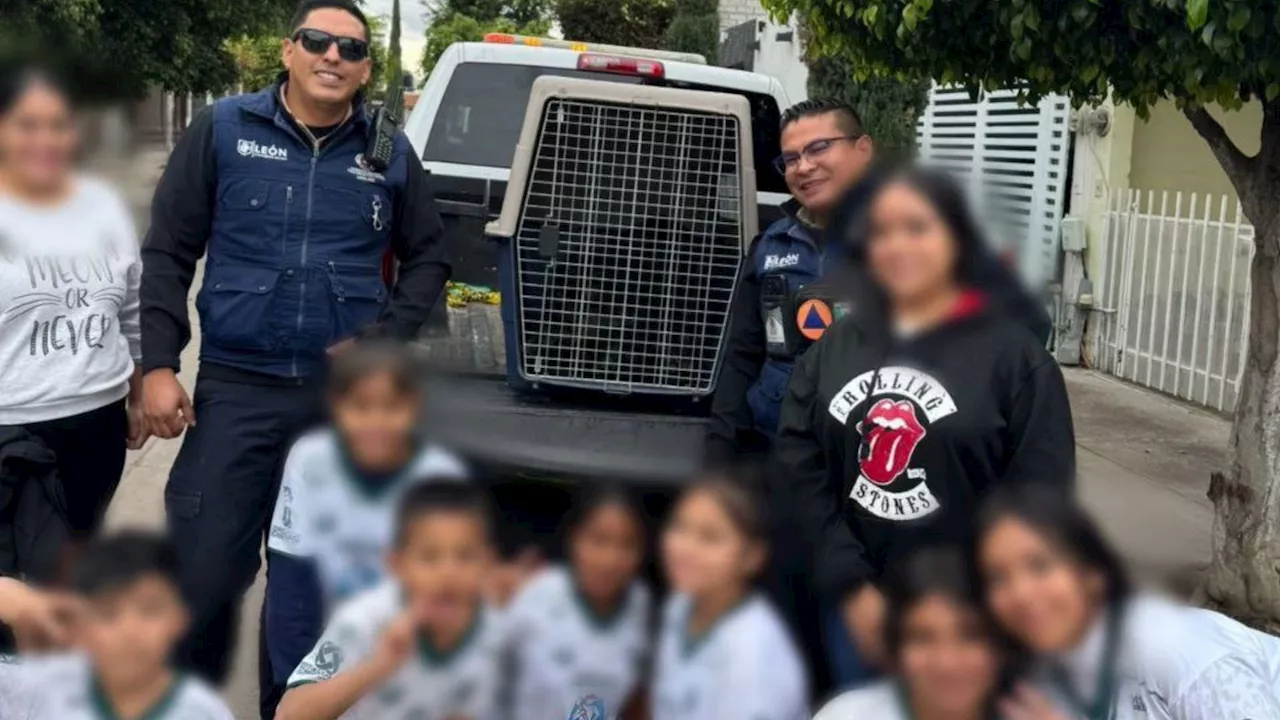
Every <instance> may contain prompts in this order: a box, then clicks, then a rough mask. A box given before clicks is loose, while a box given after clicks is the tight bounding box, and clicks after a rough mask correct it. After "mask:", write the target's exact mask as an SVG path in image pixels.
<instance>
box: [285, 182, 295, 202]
mask: <svg viewBox="0 0 1280 720" xmlns="http://www.w3.org/2000/svg"><path fill="white" fill-rule="evenodd" d="M284 201H285V204H292V203H293V186H292V185H287V186H285V189H284Z"/></svg>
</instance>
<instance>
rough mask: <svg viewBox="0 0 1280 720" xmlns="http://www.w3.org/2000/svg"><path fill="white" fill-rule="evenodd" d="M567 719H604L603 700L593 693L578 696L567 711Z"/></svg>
mask: <svg viewBox="0 0 1280 720" xmlns="http://www.w3.org/2000/svg"><path fill="white" fill-rule="evenodd" d="M568 720H604V700H601V699H600V698H598V697H596V696H595V695H584V696H582V697H580V698H578V701H577V702H575V703H574V704H573V709H572V710H570V711H569V717H568Z"/></svg>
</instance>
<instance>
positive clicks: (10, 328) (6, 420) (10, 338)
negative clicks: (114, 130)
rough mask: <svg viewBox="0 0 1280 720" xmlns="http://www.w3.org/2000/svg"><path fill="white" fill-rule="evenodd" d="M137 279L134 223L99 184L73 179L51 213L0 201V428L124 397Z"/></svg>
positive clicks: (133, 345) (134, 340)
mask: <svg viewBox="0 0 1280 720" xmlns="http://www.w3.org/2000/svg"><path fill="white" fill-rule="evenodd" d="M141 279H142V262H141V260H140V259H139V253H138V236H137V231H136V230H135V229H134V225H133V220H132V218H131V217H130V216H129V211H128V208H127V207H126V205H125V203H124V202H123V201H122V200H121V198H120V196H119V195H117V194H116V193H115V191H114V190H112V189H111V188H110V187H108V186H107V185H106V184H105V183H103V182H101V181H98V180H94V179H92V178H86V177H79V178H77V179H76V182H75V189H74V191H73V192H72V194H71V196H70V197H68V198H67V199H66V200H65V201H63V202H62V203H61V204H59V205H56V206H50V207H32V206H30V205H26V204H23V203H20V202H18V201H17V200H15V199H14V198H12V197H8V196H4V195H0V387H2V388H4V391H3V392H0V425H23V424H27V423H34V422H41V421H45V420H54V419H57V418H64V417H70V416H72V415H78V414H80V413H85V412H89V411H91V410H95V409H97V408H100V407H103V406H105V405H109V404H111V403H113V402H115V401H117V400H119V399H121V398H123V397H125V395H127V394H128V391H129V376H130V374H132V372H133V367H134V363H135V362H137V361H138V360H139V359H140V358H141V337H142V332H141V328H140V324H139V302H138V286H139V284H140V282H141Z"/></svg>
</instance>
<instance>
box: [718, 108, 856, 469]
mask: <svg viewBox="0 0 1280 720" xmlns="http://www.w3.org/2000/svg"><path fill="white" fill-rule="evenodd" d="M781 126H782V131H781V139H780V144H781V147H782V154H781V155H780V156H779V157H778V158H777V159H776V161H775V163H774V165H775V167H776V168H777V170H778V172H780V173H782V175H783V177H784V178H785V179H786V183H787V189H788V190H790V191H791V196H792V199H791V200H790V201H788V202H787V203H786V204H785V205H784V206H783V207H784V209H785V210H786V213H787V216H786V217H784V218H782V219H780V220H778V221H777V222H775V223H774V224H772V225H770V226H769V227H768V228H767V229H765V230H764V232H762V233H760V235H759V236H758V237H756V239H755V240H754V241H753V242H752V244H751V248H750V249H749V250H748V251H747V257H746V259H745V261H744V263H743V268H742V272H741V274H740V277H739V279H738V288H737V291H736V292H735V293H734V300H733V308H732V311H731V317H730V327H729V338H728V347H727V349H726V352H725V357H724V363H723V366H722V368H721V370H720V379H719V383H718V384H717V386H716V394H715V398H714V399H713V401H712V415H711V423H710V427H709V429H708V432H707V452H708V455H709V457H710V459H711V460H712V462H714V463H720V462H727V461H731V460H735V459H739V458H740V456H741V455H742V454H744V453H747V454H750V453H763V452H767V450H768V446H769V444H770V443H771V441H772V437H773V435H774V433H775V432H776V431H777V427H778V410H779V407H780V406H781V404H782V394H783V391H784V390H786V387H787V380H789V379H790V377H791V368H792V366H793V364H794V363H795V356H796V354H798V352H800V351H801V350H803V348H804V347H807V346H808V344H809V343H811V342H812V340H814V339H816V338H817V337H820V336H821V334H822V331H823V330H824V329H825V323H829V322H830V321H831V320H832V319H833V318H832V317H828V314H827V313H825V312H823V308H816V307H814V306H813V305H812V304H810V306H809V307H808V308H804V309H806V310H810V311H811V312H808V313H806V317H799V315H798V313H799V311H800V310H801V309H802V306H804V305H805V303H804V302H803V300H802V289H803V288H804V287H806V286H809V285H811V284H812V283H814V282H815V281H817V280H819V279H820V278H821V277H822V276H823V275H824V273H826V272H827V271H839V270H842V269H843V266H844V264H845V263H846V260H847V258H846V257H845V252H844V251H845V247H844V243H842V242H839V241H838V239H837V240H836V241H833V242H826V240H825V235H826V233H825V232H824V230H825V228H826V227H827V225H828V222H829V221H830V220H832V218H833V216H834V215H835V214H836V213H837V212H845V213H847V207H846V206H847V205H849V204H850V203H851V202H854V201H855V199H856V197H857V196H866V195H868V194H869V190H870V185H871V184H872V183H871V182H870V181H868V182H863V180H864V179H866V177H867V176H868V175H869V171H870V168H871V162H872V157H873V155H874V148H873V145H872V142H871V138H870V137H869V136H868V135H867V134H866V133H865V132H864V131H863V129H862V122H861V120H860V119H859V118H858V116H857V114H856V113H855V112H854V111H853V110H852V109H851V108H849V107H847V106H845V105H841V104H839V103H834V102H828V101H823V100H806V101H805V102H802V103H800V104H798V105H795V106H793V107H791V108H789V109H788V110H787V111H786V112H784V113H783V114H782V121H781ZM859 186H866V187H865V188H863V187H859ZM827 310H830V308H829V307H828V308H827Z"/></svg>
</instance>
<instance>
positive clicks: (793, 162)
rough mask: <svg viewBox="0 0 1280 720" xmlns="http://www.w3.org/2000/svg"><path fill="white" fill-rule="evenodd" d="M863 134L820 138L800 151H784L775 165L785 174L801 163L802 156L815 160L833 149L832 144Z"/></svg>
mask: <svg viewBox="0 0 1280 720" xmlns="http://www.w3.org/2000/svg"><path fill="white" fill-rule="evenodd" d="M860 137H862V136H861V135H841V136H839V137H829V138H819V139H818V140H814V141H812V142H810V143H809V144H808V145H805V146H804V147H802V148H800V152H792V153H782V154H781V155H779V156H778V157H776V158H774V159H773V167H774V168H776V169H777V171H778V172H779V173H782V174H783V175H786V174H787V170H789V169H791V168H793V167H795V166H797V165H799V164H800V160H801V158H803V159H805V160H813V159H814V158H817V157H822V154H823V153H825V152H826V151H828V150H830V149H831V146H832V145H835V144H836V143H838V142H843V141H845V140H857V139H858V138H860Z"/></svg>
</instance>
